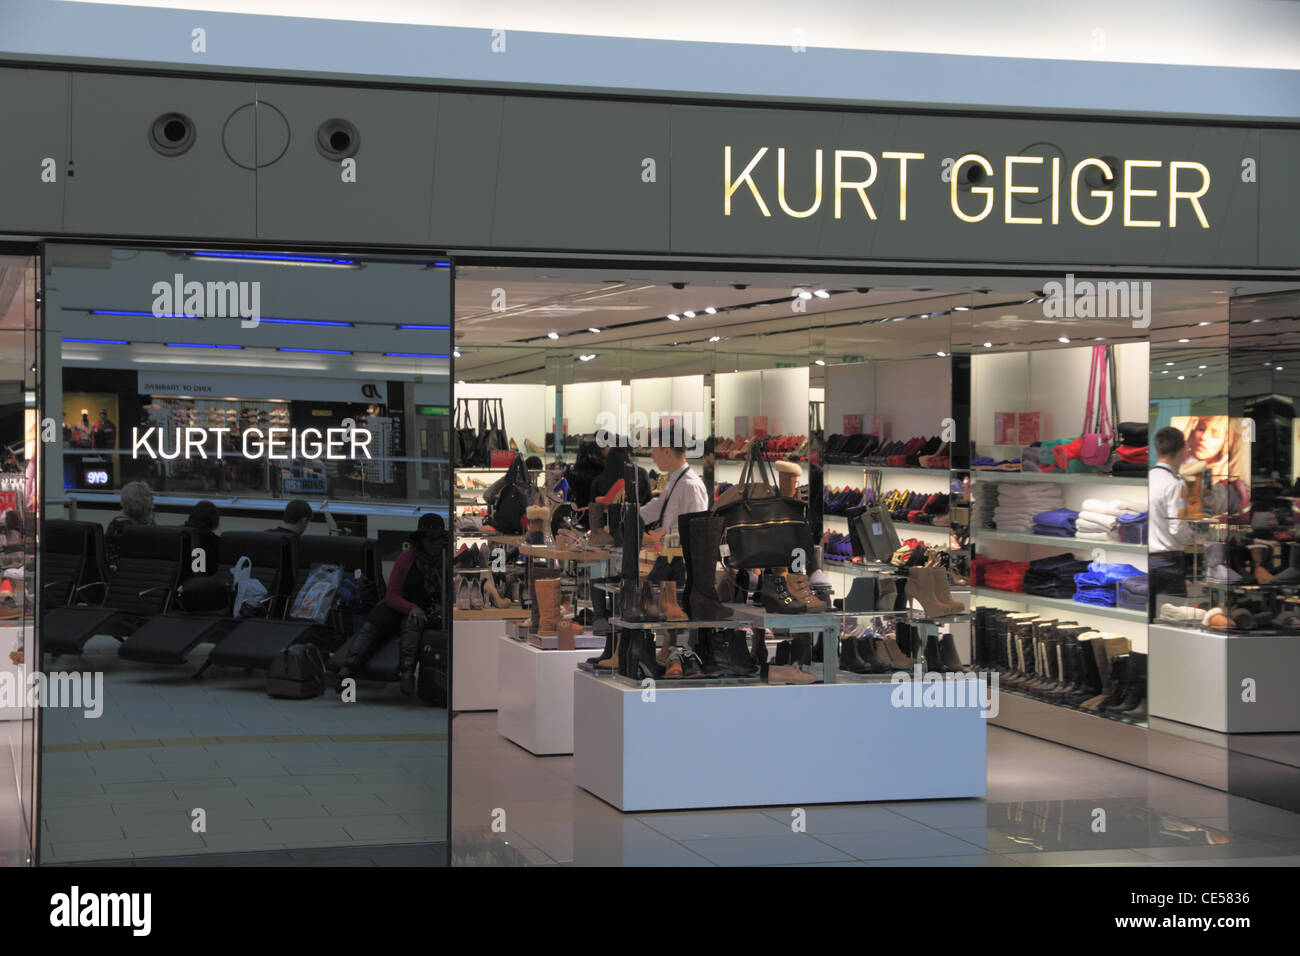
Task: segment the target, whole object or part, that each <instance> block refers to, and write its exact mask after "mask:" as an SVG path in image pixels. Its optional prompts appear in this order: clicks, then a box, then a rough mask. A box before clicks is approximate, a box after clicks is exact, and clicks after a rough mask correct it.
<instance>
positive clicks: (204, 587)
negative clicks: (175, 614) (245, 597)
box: [176, 571, 235, 616]
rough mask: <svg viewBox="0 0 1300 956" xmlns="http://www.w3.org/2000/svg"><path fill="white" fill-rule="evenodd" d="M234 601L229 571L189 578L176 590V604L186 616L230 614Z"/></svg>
mask: <svg viewBox="0 0 1300 956" xmlns="http://www.w3.org/2000/svg"><path fill="white" fill-rule="evenodd" d="M234 600H235V582H234V580H233V579H232V578H231V577H230V572H229V571H218V572H217V573H216V574H203V575H199V576H197V577H193V578H190V579H189V580H188V581H186V582H184V583H183V584H181V585H180V586H179V587H177V588H176V603H177V604H178V605H179V606H180V609H181V610H182V611H184V612H185V613H186V614H219V615H222V616H226V615H229V614H230V613H231V605H232V604H233V603H234Z"/></svg>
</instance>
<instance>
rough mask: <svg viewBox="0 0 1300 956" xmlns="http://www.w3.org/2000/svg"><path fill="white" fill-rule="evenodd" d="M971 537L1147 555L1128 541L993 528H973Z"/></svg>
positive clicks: (1050, 546)
mask: <svg viewBox="0 0 1300 956" xmlns="http://www.w3.org/2000/svg"><path fill="white" fill-rule="evenodd" d="M971 537H972V538H974V539H975V540H976V541H980V540H985V541H1012V542H1015V543H1017V544H1037V545H1042V546H1043V547H1047V548H1063V549H1064V550H1066V551H1091V550H1092V549H1093V548H1102V549H1104V550H1106V551H1123V552H1125V553H1128V554H1146V553H1147V546H1146V545H1145V544H1130V543H1129V542H1127V541H1102V540H1095V541H1093V540H1089V539H1087V538H1058V537H1055V536H1053V535H1048V534H1022V533H1021V532H1019V531H997V530H995V529H993V528H972V529H971Z"/></svg>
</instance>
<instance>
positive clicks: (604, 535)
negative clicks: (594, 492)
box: [587, 501, 614, 548]
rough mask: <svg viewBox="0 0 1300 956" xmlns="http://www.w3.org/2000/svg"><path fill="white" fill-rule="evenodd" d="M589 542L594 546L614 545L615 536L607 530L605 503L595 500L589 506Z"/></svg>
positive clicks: (610, 546)
mask: <svg viewBox="0 0 1300 956" xmlns="http://www.w3.org/2000/svg"><path fill="white" fill-rule="evenodd" d="M587 532H588V533H587V544H588V545H589V546H591V547H593V548H612V547H614V538H613V536H612V535H611V534H610V533H609V532H608V531H606V530H605V505H604V503H603V502H600V501H593V502H592V503H591V504H590V505H588V506H587Z"/></svg>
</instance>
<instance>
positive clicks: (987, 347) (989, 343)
mask: <svg viewBox="0 0 1300 956" xmlns="http://www.w3.org/2000/svg"><path fill="white" fill-rule="evenodd" d="M984 347H985V348H986V349H991V348H993V343H992V342H985V343H984Z"/></svg>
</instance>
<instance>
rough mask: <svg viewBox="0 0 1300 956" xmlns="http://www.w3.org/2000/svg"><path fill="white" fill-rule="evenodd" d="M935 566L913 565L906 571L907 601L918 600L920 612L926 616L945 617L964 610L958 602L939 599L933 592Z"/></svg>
mask: <svg viewBox="0 0 1300 956" xmlns="http://www.w3.org/2000/svg"><path fill="white" fill-rule="evenodd" d="M936 570H937V569H936V568H925V567H920V566H917V567H913V568H910V569H908V572H907V599H908V601H909V602H911V601H918V602H920V605H921V609H922V612H923V613H924V614H925V616H926V617H929V618H936V617H947V616H948V615H951V614H956V613H958V612H959V611H964V610H965V608H964V607H962V606H961V605H960V604H955V603H951V604H950V603H948V602H945V601H941V600H940V599H939V597H938V595H937V594H936V593H935V576H934V572H935V571H936Z"/></svg>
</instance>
